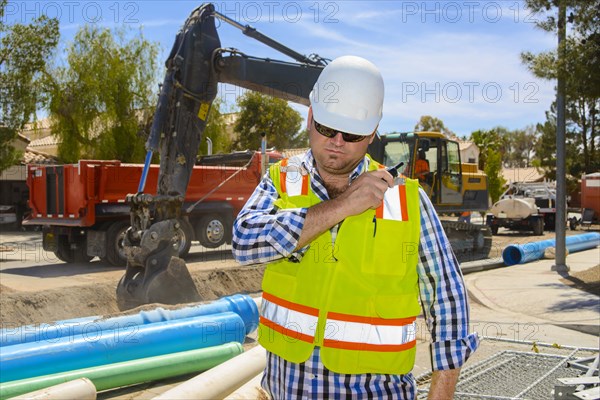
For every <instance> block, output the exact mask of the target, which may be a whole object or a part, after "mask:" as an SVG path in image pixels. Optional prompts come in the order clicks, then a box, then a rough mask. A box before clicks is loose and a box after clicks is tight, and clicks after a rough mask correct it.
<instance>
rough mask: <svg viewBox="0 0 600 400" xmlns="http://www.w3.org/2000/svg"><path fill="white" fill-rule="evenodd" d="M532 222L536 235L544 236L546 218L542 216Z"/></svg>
mask: <svg viewBox="0 0 600 400" xmlns="http://www.w3.org/2000/svg"><path fill="white" fill-rule="evenodd" d="M531 224H532V228H533V234H534V235H537V236H542V235H543V234H544V220H543V219H542V218H535V219H534V220H533V221H532V222H531Z"/></svg>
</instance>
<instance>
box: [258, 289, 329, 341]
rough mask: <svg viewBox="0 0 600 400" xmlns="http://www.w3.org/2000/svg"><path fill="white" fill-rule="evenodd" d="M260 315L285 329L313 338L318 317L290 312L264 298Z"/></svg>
mask: <svg viewBox="0 0 600 400" xmlns="http://www.w3.org/2000/svg"><path fill="white" fill-rule="evenodd" d="M261 315H262V316H263V317H264V318H266V319H268V320H269V321H271V322H274V323H276V324H277V325H281V326H282V327H284V328H286V329H289V330H292V331H295V332H299V333H302V334H304V335H309V336H313V337H314V336H315V331H316V329H317V321H318V320H319V318H318V317H315V316H312V315H309V314H305V313H303V312H300V311H295V310H291V309H289V308H286V307H283V306H280V305H278V304H275V303H273V302H270V301H268V300H265V299H264V298H263V300H262V303H261Z"/></svg>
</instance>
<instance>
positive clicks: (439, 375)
mask: <svg viewBox="0 0 600 400" xmlns="http://www.w3.org/2000/svg"><path fill="white" fill-rule="evenodd" d="M459 374H460V368H455V369H447V370H443V371H440V370H438V371H433V374H432V376H431V385H429V394H428V396H427V398H428V399H430V400H442V399H452V398H453V397H454V388H455V387H456V382H457V381H458V375H459Z"/></svg>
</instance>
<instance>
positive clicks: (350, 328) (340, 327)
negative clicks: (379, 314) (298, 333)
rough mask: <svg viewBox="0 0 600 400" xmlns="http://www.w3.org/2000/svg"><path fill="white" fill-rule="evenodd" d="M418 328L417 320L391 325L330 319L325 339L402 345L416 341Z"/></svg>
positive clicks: (326, 326) (326, 327)
mask: <svg viewBox="0 0 600 400" xmlns="http://www.w3.org/2000/svg"><path fill="white" fill-rule="evenodd" d="M416 329H417V323H416V321H413V322H412V323H410V324H408V325H402V326H391V325H371V324H364V323H360V322H347V321H340V320H336V319H328V320H327V323H326V325H325V339H329V340H337V341H341V342H352V343H366V344H384V345H385V344H387V345H400V344H405V343H409V342H412V341H414V340H415V338H416Z"/></svg>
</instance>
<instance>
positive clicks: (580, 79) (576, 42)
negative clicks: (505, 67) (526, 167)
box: [521, 0, 600, 172]
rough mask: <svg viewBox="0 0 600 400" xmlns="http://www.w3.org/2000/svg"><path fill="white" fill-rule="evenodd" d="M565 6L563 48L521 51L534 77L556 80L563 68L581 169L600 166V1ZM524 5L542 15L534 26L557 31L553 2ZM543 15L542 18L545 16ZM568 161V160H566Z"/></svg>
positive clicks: (533, 0) (534, 0)
mask: <svg viewBox="0 0 600 400" xmlns="http://www.w3.org/2000/svg"><path fill="white" fill-rule="evenodd" d="M562 1H565V3H566V5H567V14H568V15H569V17H568V22H569V29H568V30H567V32H568V37H567V40H566V41H565V42H564V48H563V49H562V51H563V54H564V55H565V56H564V57H562V58H561V60H560V62H561V63H562V64H559V59H558V57H557V50H554V51H547V52H543V53H539V54H533V53H531V52H524V53H522V54H521V60H522V62H523V63H524V64H525V65H526V66H527V67H528V68H529V70H530V71H531V72H532V73H533V74H534V75H535V76H537V77H540V78H543V79H547V80H556V79H557V78H558V71H560V69H561V67H562V68H564V71H565V76H564V79H565V86H566V108H567V115H566V118H567V123H570V124H571V128H572V133H573V135H572V138H571V141H572V144H575V145H576V146H578V147H579V148H580V152H579V153H580V154H581V155H583V157H581V155H580V154H577V153H575V156H576V160H573V161H574V165H579V164H581V167H580V168H579V167H578V169H581V170H582V171H584V172H592V171H595V170H597V169H598V168H600V160H599V158H600V157H599V154H598V146H599V143H598V140H599V137H600V135H598V125H599V124H598V122H599V119H600V115H599V110H600V74H599V73H598V71H600V32H599V27H600V13H598V9H600V0H592V1H590V0H562ZM526 3H527V6H528V7H529V8H530V9H531V10H532V11H533V12H535V13H538V15H541V16H542V18H539V21H540V22H538V23H537V26H538V27H539V28H541V29H543V30H545V31H547V32H554V33H556V31H557V22H556V21H557V10H556V1H552V0H527V1H526ZM544 17H545V18H544ZM567 163H568V160H567Z"/></svg>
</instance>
